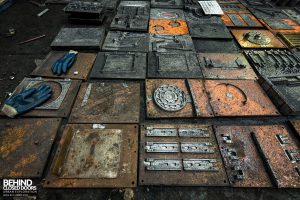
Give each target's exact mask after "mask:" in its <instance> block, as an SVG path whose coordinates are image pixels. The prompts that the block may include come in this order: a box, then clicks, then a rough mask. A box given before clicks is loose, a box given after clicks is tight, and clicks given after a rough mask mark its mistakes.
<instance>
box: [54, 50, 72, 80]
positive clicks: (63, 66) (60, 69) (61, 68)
mask: <svg viewBox="0 0 300 200" xmlns="http://www.w3.org/2000/svg"><path fill="white" fill-rule="evenodd" d="M77 53H78V52H77V51H73V50H70V51H69V53H66V54H65V55H64V56H63V57H61V58H60V59H58V60H57V61H56V62H55V63H54V64H53V65H52V72H53V74H56V75H58V76H59V75H61V74H62V73H64V74H66V73H67V71H68V69H70V68H71V67H72V65H73V64H74V62H75V60H76V56H77Z"/></svg>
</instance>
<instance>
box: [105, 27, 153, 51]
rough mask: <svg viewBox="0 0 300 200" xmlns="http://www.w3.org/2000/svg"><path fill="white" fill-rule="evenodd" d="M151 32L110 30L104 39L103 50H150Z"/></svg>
mask: <svg viewBox="0 0 300 200" xmlns="http://www.w3.org/2000/svg"><path fill="white" fill-rule="evenodd" d="M148 45H149V34H148V33H131V32H121V31H109V32H108V34H107V36H106V39H105V41H104V44H103V47H102V49H103V50H106V51H126V52H127V51H133V52H148Z"/></svg>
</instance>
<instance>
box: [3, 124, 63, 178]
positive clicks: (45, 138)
mask: <svg viewBox="0 0 300 200" xmlns="http://www.w3.org/2000/svg"><path fill="white" fill-rule="evenodd" d="M60 123H61V119H57V118H52V119H47V118H44V119H9V120H8V119H1V120H0V143H1V149H0V154H1V159H0V177H1V178H16V177H26V178H37V177H38V178H40V177H41V176H42V175H43V171H44V167H45V166H46V163H47V159H48V156H49V153H50V150H51V147H52V144H53V142H54V139H55V136H56V133H57V131H58V128H59V126H60Z"/></svg>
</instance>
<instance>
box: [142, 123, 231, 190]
mask: <svg viewBox="0 0 300 200" xmlns="http://www.w3.org/2000/svg"><path fill="white" fill-rule="evenodd" d="M169 129H173V130H174V131H175V133H176V134H177V135H175V136H168V137H157V136H149V131H152V130H156V131H161V132H165V131H167V130H169ZM199 130H200V131H201V133H205V136H203V137H195V136H191V137H181V136H179V133H180V132H188V131H189V132H198V131H199ZM147 143H160V144H167V143H169V144H171V143H176V144H178V145H179V146H181V149H180V150H179V151H178V152H170V153H163V152H147V149H146V148H147V147H146V146H147ZM196 143H197V144H209V149H210V150H211V151H210V152H207V153H206V152H202V153H193V152H189V153H186V152H185V151H186V150H187V149H188V147H189V146H193V144H196ZM194 147H195V148H196V146H194ZM139 149H140V158H139V162H140V164H139V184H140V185H172V186H175V185H176V186H227V185H228V179H227V176H226V172H225V169H224V166H223V163H222V160H221V156H220V152H219V150H218V146H217V142H216V139H215V135H214V133H213V130H212V127H211V126H207V125H191V124H180V125H175V124H146V125H142V126H141V140H140V147H139ZM163 163H170V164H171V165H170V166H168V165H167V166H166V165H162V164H163ZM172 164H175V166H173V165H172Z"/></svg>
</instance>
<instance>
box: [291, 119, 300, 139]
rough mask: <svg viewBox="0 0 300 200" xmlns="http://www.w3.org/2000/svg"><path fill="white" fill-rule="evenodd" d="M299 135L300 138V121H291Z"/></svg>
mask: <svg viewBox="0 0 300 200" xmlns="http://www.w3.org/2000/svg"><path fill="white" fill-rule="evenodd" d="M290 122H291V124H292V126H293V128H294V130H295V131H296V133H297V135H298V136H300V120H293V121H290Z"/></svg>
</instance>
